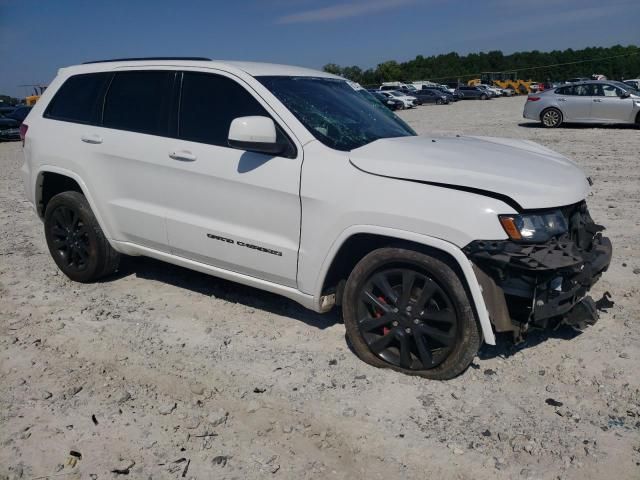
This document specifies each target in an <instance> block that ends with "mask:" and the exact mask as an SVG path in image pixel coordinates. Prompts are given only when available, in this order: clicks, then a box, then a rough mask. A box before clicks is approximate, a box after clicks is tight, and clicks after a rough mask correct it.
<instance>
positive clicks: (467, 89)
mask: <svg viewBox="0 0 640 480" xmlns="http://www.w3.org/2000/svg"><path fill="white" fill-rule="evenodd" d="M458 90H459V91H460V93H461V94H462V98H463V99H464V100H473V99H480V100H489V99H490V98H491V96H490V95H489V93H488V92H485V91H484V90H483V89H481V88H478V87H473V86H470V85H461V86H460V87H459V88H458Z"/></svg>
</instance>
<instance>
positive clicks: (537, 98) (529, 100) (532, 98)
mask: <svg viewBox="0 0 640 480" xmlns="http://www.w3.org/2000/svg"><path fill="white" fill-rule="evenodd" d="M538 100H540V97H532V96H528V97H527V102H537V101H538Z"/></svg>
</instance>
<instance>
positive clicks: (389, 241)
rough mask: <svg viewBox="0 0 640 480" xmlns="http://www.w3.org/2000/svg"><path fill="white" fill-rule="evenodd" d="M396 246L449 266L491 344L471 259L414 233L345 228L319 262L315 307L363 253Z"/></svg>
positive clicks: (450, 245)
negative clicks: (322, 260) (425, 254)
mask: <svg viewBox="0 0 640 480" xmlns="http://www.w3.org/2000/svg"><path fill="white" fill-rule="evenodd" d="M398 245H402V246H406V247H407V248H409V249H415V250H418V251H422V252H424V253H428V254H430V255H434V256H436V257H438V258H440V259H444V260H445V261H446V262H447V263H449V265H450V266H452V268H453V269H454V270H455V271H456V273H458V275H459V276H460V279H461V280H462V281H463V284H464V287H465V289H466V290H467V292H468V293H469V296H470V300H471V302H470V303H471V305H472V306H473V307H474V309H475V312H476V315H477V318H478V321H479V323H480V327H481V330H482V334H483V337H484V341H485V342H486V343H488V344H490V345H495V335H494V333H493V329H492V327H491V321H490V319H489V314H488V311H487V306H486V304H485V301H484V298H483V296H482V290H481V287H480V284H479V282H478V279H477V277H476V275H475V273H474V271H473V268H472V264H471V262H470V261H469V260H468V259H467V257H466V256H465V254H464V253H463V252H462V250H461V249H460V248H459V247H458V246H457V245H454V244H453V243H450V242H447V241H445V240H442V239H439V238H435V237H430V236H428V235H423V234H418V233H415V232H409V231H404V230H397V229H392V228H386V227H375V226H370V225H362V226H355V227H351V228H348V229H346V230H345V231H344V232H343V233H342V234H341V235H340V237H339V238H338V239H337V240H336V241H335V242H334V243H333V245H332V247H331V249H330V251H329V253H328V254H327V256H326V257H325V261H324V262H323V265H322V268H321V271H320V275H319V279H318V282H317V287H316V292H315V295H314V301H315V309H316V310H317V311H321V310H322V307H321V303H322V298H323V295H324V294H325V292H327V291H330V290H331V289H332V287H338V286H339V284H340V282H341V281H343V280H346V277H348V275H349V273H350V272H351V270H353V267H355V265H356V264H357V263H358V262H359V261H360V260H361V259H362V258H363V257H364V256H365V255H367V254H368V253H369V252H371V251H373V250H375V249H377V248H381V247H388V246H398ZM345 275H346V276H345ZM338 293H339V292H338Z"/></svg>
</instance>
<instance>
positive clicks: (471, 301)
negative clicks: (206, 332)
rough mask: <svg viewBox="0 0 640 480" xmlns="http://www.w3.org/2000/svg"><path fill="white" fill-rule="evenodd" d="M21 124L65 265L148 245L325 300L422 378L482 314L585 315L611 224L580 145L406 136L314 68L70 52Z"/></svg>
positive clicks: (34, 198)
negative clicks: (570, 153)
mask: <svg viewBox="0 0 640 480" xmlns="http://www.w3.org/2000/svg"><path fill="white" fill-rule="evenodd" d="M178 98H180V102H179V103H178V102H173V101H162V100H163V99H178ZM21 132H22V137H23V139H24V155H25V162H24V165H23V167H22V169H21V174H22V178H23V181H24V187H25V192H26V198H27V200H28V202H29V203H30V204H31V205H32V207H33V211H34V212H36V213H37V215H38V216H39V217H40V218H41V219H42V221H43V222H44V229H43V230H44V236H45V239H46V242H47V246H48V247H49V251H50V253H51V256H52V257H53V260H54V261H55V263H56V264H57V266H58V268H59V269H60V270H61V271H62V272H63V273H64V274H65V275H66V276H67V277H68V278H70V279H71V280H74V281H78V282H93V281H96V280H98V279H100V278H101V277H104V276H106V275H109V274H112V273H113V272H115V271H116V270H117V268H118V261H119V258H120V256H121V255H123V254H126V255H144V256H150V257H154V258H156V259H159V260H163V261H166V262H169V263H173V264H176V265H181V266H183V267H186V268H190V269H194V270H198V271H200V272H204V273H208V274H211V275H214V276H218V277H222V278H225V279H227V280H233V281H237V282H239V283H243V284H246V285H250V286H253V287H257V288H261V289H264V290H268V291H270V292H273V293H278V294H281V295H284V296H286V297H289V298H291V299H293V300H295V301H296V302H299V303H300V304H302V305H304V306H305V307H308V308H311V309H312V310H315V311H316V312H326V311H328V310H330V309H331V308H333V307H334V306H340V308H341V311H342V317H343V319H344V324H345V327H346V332H347V335H348V339H349V343H350V346H351V347H352V348H353V350H354V352H355V353H356V354H357V355H358V356H359V357H360V358H362V359H363V360H364V361H366V362H368V363H370V364H372V365H375V366H377V367H387V368H392V369H394V370H397V371H400V372H404V373H410V374H414V375H421V376H423V377H426V378H433V379H448V378H452V377H454V376H456V375H458V374H460V373H461V372H462V371H464V370H465V369H466V368H467V367H468V366H469V364H470V363H471V362H472V360H473V359H474V357H475V356H476V355H477V353H478V349H479V347H480V345H481V343H482V342H483V341H484V342H486V343H488V344H495V334H494V330H493V327H495V329H496V330H497V331H500V332H512V333H513V335H514V336H515V337H516V338H520V337H521V335H523V334H524V333H525V332H526V331H527V330H528V329H530V328H533V327H553V326H554V325H556V324H558V323H559V322H561V321H562V322H565V323H567V324H570V325H575V326H576V327H577V328H580V327H584V326H585V325H586V324H591V323H594V322H595V320H596V318H597V313H596V309H595V307H594V306H593V301H592V300H590V298H589V297H585V295H586V294H587V291H588V290H589V288H590V287H591V285H592V284H593V283H595V282H596V281H597V280H598V278H599V277H600V275H601V273H602V272H604V271H605V270H606V269H607V267H608V265H609V263H610V261H611V243H610V241H609V240H608V239H607V238H606V237H604V236H603V235H602V233H601V232H600V230H601V229H602V227H599V226H598V225H595V224H594V222H593V220H592V219H591V217H590V216H589V213H588V210H587V206H586V203H585V199H586V198H587V196H588V194H589V183H588V182H587V178H586V176H585V173H584V172H583V171H582V170H581V169H580V167H579V166H578V165H577V164H575V163H573V162H572V161H570V160H568V159H567V158H565V157H563V156H562V155H560V154H558V153H555V152H553V151H551V150H549V149H548V148H546V147H542V146H540V145H537V144H535V143H533V142H530V141H520V140H517V139H500V138H482V137H440V136H434V135H429V136H417V135H416V133H415V132H414V131H413V130H412V129H411V128H410V127H409V126H408V125H407V124H406V123H405V122H403V121H402V120H401V119H400V118H398V117H397V116H396V115H395V114H393V113H392V112H390V111H388V110H387V109H385V108H381V106H380V105H379V104H377V103H375V102H373V101H371V99H369V98H367V96H366V95H363V94H361V93H360V89H359V88H358V87H357V86H355V85H353V84H352V83H351V82H348V81H346V80H344V79H343V78H341V77H338V76H335V75H331V74H328V73H326V72H320V71H316V70H310V69H306V68H300V67H288V66H283V65H270V64H261V63H248V62H214V61H210V60H207V59H193V58H190V59H176V58H171V59H161V58H154V59H152V60H151V59H149V60H143V59H136V60H135V61H112V62H109V61H102V62H100V63H90V64H85V65H81V66H73V67H68V68H63V69H60V70H58V75H57V77H56V78H55V79H54V80H53V82H52V83H51V84H50V86H49V88H48V89H47V90H46V91H45V92H44V94H43V95H42V97H41V98H40V100H39V101H38V103H36V104H35V106H34V107H33V109H32V110H31V112H30V113H29V115H28V117H27V119H26V120H25V122H24V123H23V124H22V127H21ZM303 158H304V162H303ZM70 288H71V287H70ZM80 295H82V293H80ZM156 308H162V306H161V305H157V306H156ZM212 321H213V322H215V318H214V319H212ZM96 341H97V342H99V341H100V337H99V336H98V337H96ZM557 346H558V347H560V345H557ZM202 361H203V362H206V361H209V360H208V359H206V358H203V360H202ZM505 361H506V362H508V361H509V360H508V359H506V360H505ZM249 368H251V366H250V365H247V369H249Z"/></svg>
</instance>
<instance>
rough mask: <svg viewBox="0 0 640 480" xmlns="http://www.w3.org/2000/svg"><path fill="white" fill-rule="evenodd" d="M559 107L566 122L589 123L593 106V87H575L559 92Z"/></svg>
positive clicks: (564, 88) (565, 88) (562, 89)
mask: <svg viewBox="0 0 640 480" xmlns="http://www.w3.org/2000/svg"><path fill="white" fill-rule="evenodd" d="M558 92H562V93H560V94H559V97H558V105H559V106H560V109H561V110H562V115H563V117H564V121H565V122H571V121H589V120H590V115H591V108H592V106H593V88H592V85H589V84H588V85H573V86H570V87H563V88H561V89H559V90H558Z"/></svg>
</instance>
